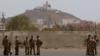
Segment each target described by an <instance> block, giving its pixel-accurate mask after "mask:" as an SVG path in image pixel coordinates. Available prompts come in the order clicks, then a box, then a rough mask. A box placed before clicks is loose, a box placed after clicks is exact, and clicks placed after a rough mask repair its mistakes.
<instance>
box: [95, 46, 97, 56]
mask: <svg viewBox="0 0 100 56" xmlns="http://www.w3.org/2000/svg"><path fill="white" fill-rule="evenodd" d="M94 52H95V55H97V48H96V47H95V48H94Z"/></svg>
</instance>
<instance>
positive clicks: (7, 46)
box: [2, 36, 9, 55]
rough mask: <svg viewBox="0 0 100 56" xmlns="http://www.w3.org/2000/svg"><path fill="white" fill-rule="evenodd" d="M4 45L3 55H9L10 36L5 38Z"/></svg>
mask: <svg viewBox="0 0 100 56" xmlns="http://www.w3.org/2000/svg"><path fill="white" fill-rule="evenodd" d="M2 45H3V46H4V51H3V54H4V55H8V51H9V41H8V36H5V37H4V38H3V41H2Z"/></svg>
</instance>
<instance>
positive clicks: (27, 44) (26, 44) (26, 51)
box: [24, 37, 29, 55]
mask: <svg viewBox="0 0 100 56" xmlns="http://www.w3.org/2000/svg"><path fill="white" fill-rule="evenodd" d="M24 45H25V53H26V55H29V40H28V37H26V40H25V41H24Z"/></svg>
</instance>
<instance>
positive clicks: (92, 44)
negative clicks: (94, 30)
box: [86, 35, 99, 55]
mask: <svg viewBox="0 0 100 56" xmlns="http://www.w3.org/2000/svg"><path fill="white" fill-rule="evenodd" d="M98 41H99V40H98V37H97V36H96V35H94V36H91V35H88V38H87V39H86V46H87V50H86V55H97V42H98Z"/></svg>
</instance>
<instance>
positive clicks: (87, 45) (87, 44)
mask: <svg viewBox="0 0 100 56" xmlns="http://www.w3.org/2000/svg"><path fill="white" fill-rule="evenodd" d="M90 38H91V35H88V38H87V39H86V40H85V41H86V47H87V49H86V55H89V53H90Z"/></svg>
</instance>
